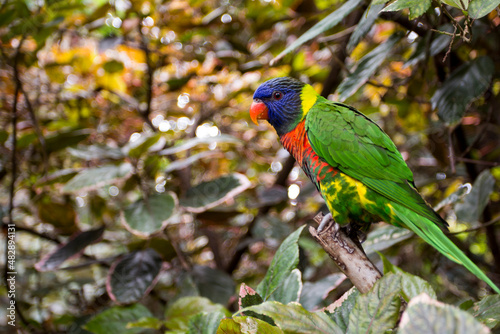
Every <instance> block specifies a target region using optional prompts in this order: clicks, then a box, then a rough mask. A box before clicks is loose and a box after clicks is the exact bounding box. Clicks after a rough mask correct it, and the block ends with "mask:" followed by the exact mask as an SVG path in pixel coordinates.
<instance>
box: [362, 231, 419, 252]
mask: <svg viewBox="0 0 500 334" xmlns="http://www.w3.org/2000/svg"><path fill="white" fill-rule="evenodd" d="M412 235H413V232H412V231H410V230H409V229H407V228H401V227H397V226H393V225H385V226H381V227H378V228H376V229H375V230H373V231H371V232H370V233H369V234H368V236H367V238H366V240H365V242H364V243H363V249H364V251H365V253H366V254H367V255H369V254H373V253H375V252H379V251H381V250H384V249H387V248H389V247H391V246H393V245H395V244H397V243H399V242H401V241H403V240H406V239H408V238H410V237H411V236H412Z"/></svg>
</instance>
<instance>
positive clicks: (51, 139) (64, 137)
mask: <svg viewBox="0 0 500 334" xmlns="http://www.w3.org/2000/svg"><path fill="white" fill-rule="evenodd" d="M89 135H90V130H88V129H82V130H70V131H65V132H59V133H55V134H52V135H49V136H47V137H46V138H45V149H46V150H47V153H51V152H56V151H60V150H62V149H64V148H66V147H70V146H74V145H76V144H78V143H79V142H81V141H83V140H85V139H87V138H88V136H89Z"/></svg>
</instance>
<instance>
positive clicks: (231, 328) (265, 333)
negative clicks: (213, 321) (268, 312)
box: [217, 317, 283, 334]
mask: <svg viewBox="0 0 500 334" xmlns="http://www.w3.org/2000/svg"><path fill="white" fill-rule="evenodd" d="M256 333H259V334H282V333H283V331H282V330H281V329H280V328H279V327H276V326H272V325H270V324H268V323H267V322H265V321H262V320H259V319H255V318H253V317H234V318H232V319H222V321H221V322H220V325H219V328H218V329H217V334H256Z"/></svg>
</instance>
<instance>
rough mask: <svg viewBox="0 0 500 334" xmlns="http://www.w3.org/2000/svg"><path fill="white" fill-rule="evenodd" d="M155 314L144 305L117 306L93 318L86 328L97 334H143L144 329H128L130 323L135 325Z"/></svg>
mask: <svg viewBox="0 0 500 334" xmlns="http://www.w3.org/2000/svg"><path fill="white" fill-rule="evenodd" d="M152 316H153V314H151V312H150V311H149V310H148V309H147V308H146V307H145V306H143V305H141V304H134V305H130V306H115V307H112V308H110V309H107V310H105V311H103V312H101V313H98V314H97V315H95V316H94V317H92V318H91V319H90V320H89V321H88V322H87V324H85V326H84V328H85V329H86V330H88V331H91V332H92V333H95V334H110V333H121V334H135V333H143V332H144V328H137V327H132V328H127V324H128V323H134V322H136V321H138V320H139V319H141V318H144V317H152Z"/></svg>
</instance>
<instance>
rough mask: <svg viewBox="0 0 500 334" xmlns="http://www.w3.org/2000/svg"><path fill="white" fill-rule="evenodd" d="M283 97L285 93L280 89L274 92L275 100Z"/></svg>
mask: <svg viewBox="0 0 500 334" xmlns="http://www.w3.org/2000/svg"><path fill="white" fill-rule="evenodd" d="M282 97H283V93H282V92H280V91H275V92H273V99H275V100H281V98H282Z"/></svg>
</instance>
